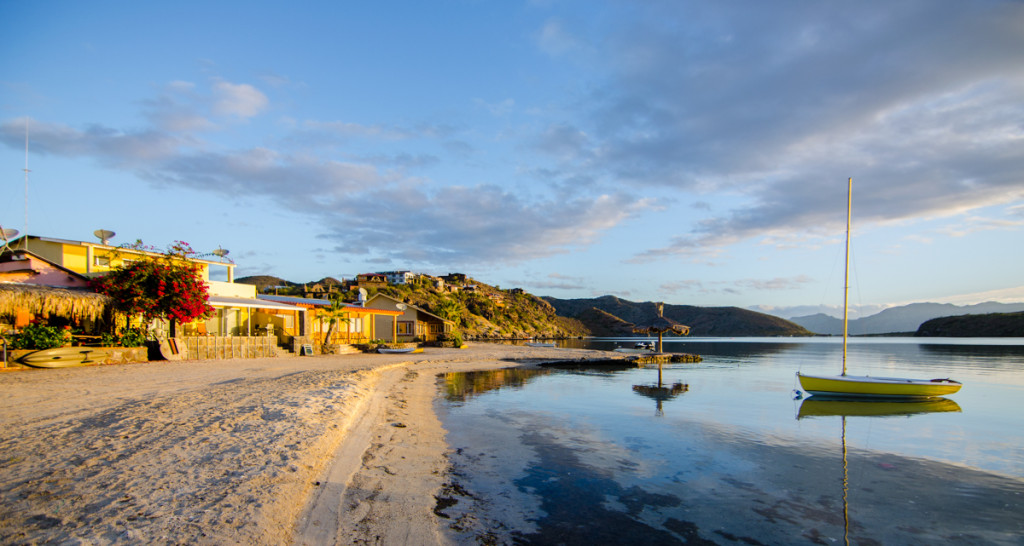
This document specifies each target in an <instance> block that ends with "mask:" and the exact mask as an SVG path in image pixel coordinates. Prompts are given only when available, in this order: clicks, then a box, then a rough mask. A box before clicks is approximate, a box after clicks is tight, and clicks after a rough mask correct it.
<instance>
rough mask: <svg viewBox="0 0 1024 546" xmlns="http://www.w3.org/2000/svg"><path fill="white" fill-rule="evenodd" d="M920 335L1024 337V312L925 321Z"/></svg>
mask: <svg viewBox="0 0 1024 546" xmlns="http://www.w3.org/2000/svg"><path fill="white" fill-rule="evenodd" d="M914 335H915V336H920V337H1024V313H990V314H987V315H959V316H955V317H940V318H934V319H931V320H928V321H925V323H924V324H922V325H921V327H920V328H918V329H917V332H916V333H915V334H914Z"/></svg>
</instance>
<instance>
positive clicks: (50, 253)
mask: <svg viewBox="0 0 1024 546" xmlns="http://www.w3.org/2000/svg"><path fill="white" fill-rule="evenodd" d="M9 247H10V248H11V249H17V251H12V252H11V253H10V254H11V256H12V257H11V258H9V261H10V262H11V263H13V264H16V265H8V266H4V267H6V268H7V271H6V272H4V273H3V274H2V275H3V276H4V277H7V278H9V279H12V278H14V275H15V274H20V275H23V276H24V275H28V277H25V278H23V279H22V280H21V281H20V282H21V283H22V284H25V283H27V282H28V281H26V279H36V280H38V279H41V278H43V276H46V277H47V278H51V279H52V278H56V277H58V276H60V275H61V274H63V275H64V276H65V277H72V276H73V275H78V276H79V279H78V280H76V281H75V282H76V283H77V284H78V285H79V286H84V285H87V284H88V279H90V278H92V277H97V276H101V275H104V274H106V273H107V272H109V271H111V270H112V269H113V268H115V267H118V266H121V265H124V264H126V263H129V262H130V261H132V260H139V259H142V258H158V257H162V256H164V254H162V253H159V252H151V251H147V250H140V249H134V248H124V247H117V246H112V245H110V244H107V242H106V241H101V242H98V243H97V242H88V241H75V240H70V239H61V238H55V237H39V236H33V235H27V236H23V237H20V238H18V239H14V240H12V241H9ZM17 252H22V256H23V257H24V258H25V259H24V260H17V259H15V258H16V257H17V256H18V254H17ZM7 254H8V252H7V251H5V252H4V255H5V256H6V255H7ZM188 260H189V261H190V262H192V263H194V264H197V265H198V266H199V268H198V273H199V276H200V278H201V279H202V280H203V282H205V283H206V285H207V292H208V294H209V300H208V303H209V304H210V305H211V306H212V307H213V308H214V315H213V316H212V317H210V318H208V319H205V320H196V321H193V322H191V323H189V324H182V325H177V326H178V328H177V329H176V331H173V332H172V331H171V328H170V326H171V325H170V324H167V323H166V322H165V321H156V322H155V323H154V324H152V325H151V326H152V329H154V330H155V331H156V335H157V337H159V338H161V339H162V338H165V337H169V336H173V337H175V338H179V340H180V341H182V342H183V344H184V345H186V346H187V348H188V353H187V357H188V358H194V359H200V358H233V357H262V356H275V355H276V354H278V351H279V347H283V348H284V349H285V350H291V348H292V347H294V345H295V344H296V342H300V343H301V342H302V340H303V339H304V338H305V336H306V335H307V333H306V331H305V329H304V325H305V316H304V314H305V312H306V310H305V309H304V308H302V307H298V306H295V305H290V304H286V303H279V302H273V301H262V300H258V299H257V298H256V287H255V286H253V285H248V284H235V282H234V268H235V264H234V263H231V262H224V261H216V260H206V259H202V258H188ZM26 261H27V262H28V263H30V264H32V265H31V266H25V265H24V264H25V262H26ZM18 264H20V265H18ZM18 267H21V269H22V270H23V271H21V272H19V271H17V270H16V269H17V268H18ZM26 267H28V269H33V268H34V269H33V271H34V272H29V271H24V270H25V268H26ZM0 269H3V268H0ZM211 277H220V278H223V279H225V280H213V279H212V278H211ZM93 296H97V295H96V294H93ZM268 324H271V325H273V326H274V327H273V328H272V329H268V328H266V327H265V326H266V325H268ZM261 326H262V327H263V328H262V329H261ZM268 332H269V333H268Z"/></svg>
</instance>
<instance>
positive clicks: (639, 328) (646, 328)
mask: <svg viewBox="0 0 1024 546" xmlns="http://www.w3.org/2000/svg"><path fill="white" fill-rule="evenodd" d="M657 309H658V316H657V317H654V318H653V319H652V320H651V321H650V322H648V323H647V324H637V325H634V326H633V333H636V334H662V333H667V332H675V333H677V334H679V335H681V336H685V335H687V334H689V333H690V327H689V326H686V325H684V324H679V323H678V322H676V321H674V320H672V319H670V318H665V317H664V316H663V315H664V312H665V304H663V303H659V304H657Z"/></svg>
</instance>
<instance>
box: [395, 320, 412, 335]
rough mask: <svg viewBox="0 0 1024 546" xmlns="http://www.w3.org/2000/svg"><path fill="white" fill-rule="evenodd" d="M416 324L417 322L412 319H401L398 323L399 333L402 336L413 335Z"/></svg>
mask: <svg viewBox="0 0 1024 546" xmlns="http://www.w3.org/2000/svg"><path fill="white" fill-rule="evenodd" d="M415 326H416V323H415V322H412V321H407V320H403V321H399V323H398V335H400V336H411V335H413V329H414V327H415Z"/></svg>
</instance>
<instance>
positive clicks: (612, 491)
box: [438, 338, 1024, 544]
mask: <svg viewBox="0 0 1024 546" xmlns="http://www.w3.org/2000/svg"><path fill="white" fill-rule="evenodd" d="M633 341H635V340H633V339H630V340H628V343H629V344H630V345H631V344H632V342H633ZM626 342H627V340H625V339H623V340H586V341H573V342H571V344H572V346H576V347H579V346H585V347H590V348H603V349H610V348H613V347H614V346H615V345H616V344H617V343H619V344H622V345H625V344H626ZM665 350H666V351H673V352H690V353H697V354H700V355H702V356H703V357H704V361H703V362H702V363H700V364H673V365H666V366H665V367H664V368H663V371H662V377H661V383H660V385H659V382H658V379H659V377H658V369H657V368H656V367H654V368H644V369H625V370H557V369H544V370H524V369H510V370H500V371H496V372H476V373H468V374H450V375H448V376H446V377H444V378H443V380H442V389H443V392H444V393H445V395H444V396H443V397H442V398H441V400H440V401H439V402H438V406H439V414H440V415H441V417H442V420H443V421H444V424H445V427H446V428H447V429H448V431H449V435H448V440H449V443H450V444H451V445H452V447H453V448H454V449H455V450H456V451H455V453H454V454H453V455H452V461H451V462H452V465H453V470H454V475H455V481H456V484H455V486H454V487H453V489H454V490H456V492H457V493H459V494H458V495H455V497H454V498H457V499H458V500H459V502H458V503H457V504H455V505H454V506H451V507H449V508H447V509H445V510H444V513H445V514H446V515H448V516H449V517H450V518H451V521H452V522H453V523H452V527H453V528H454V530H453V532H454V533H456V536H457V538H458V540H460V541H462V542H490V541H496V542H512V541H514V542H516V543H526V544H595V543H634V544H639V543H643V544H680V543H682V544H844V543H849V544H942V543H956V544H1024V538H1022V536H1024V411H1021V410H1022V409H1024V408H1022V406H1024V402H1022V400H1024V340H1021V339H1015V340H939V341H938V342H936V340H929V342H928V343H922V342H921V341H920V340H917V339H893V338H863V339H856V340H853V341H852V343H851V346H850V357H849V361H850V363H851V364H850V368H851V370H850V371H851V373H855V374H870V375H876V376H908V377H922V378H932V377H947V376H948V377H953V378H954V379H957V380H960V381H961V382H963V383H964V387H963V389H962V390H961V391H960V392H959V393H957V394H956V395H953V396H951V397H949V399H948V400H944V401H939V402H937V403H924V404H922V403H902V404H901V403H889V404H886V403H870V402H865V403H828V402H821V401H817V400H814V399H813V398H812V399H810V401H808V399H806V398H805V399H803V400H795V399H794V397H795V389H798V388H799V385H798V384H797V382H796V380H795V377H794V372H796V371H803V372H806V373H819V372H820V373H838V371H839V367H840V365H841V356H842V351H841V346H840V344H839V343H838V340H830V339H813V340H806V341H801V340H797V341H794V342H790V341H789V340H779V339H739V340H722V339H687V340H686V341H677V340H671V341H670V340H668V339H666V347H665ZM844 456H845V457H844ZM844 459H845V463H844ZM844 480H845V483H846V484H847V486H846V491H845V495H844ZM844 497H845V498H844ZM468 522H475V525H470V524H469V523H468ZM459 529H468V531H464V533H463V535H458V531H459ZM481 529H482V530H481Z"/></svg>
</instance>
